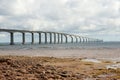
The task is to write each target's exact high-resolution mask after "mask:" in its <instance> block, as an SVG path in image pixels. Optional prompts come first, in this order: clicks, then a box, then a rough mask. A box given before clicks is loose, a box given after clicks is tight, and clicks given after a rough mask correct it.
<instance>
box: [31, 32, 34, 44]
mask: <svg viewBox="0 0 120 80" xmlns="http://www.w3.org/2000/svg"><path fill="white" fill-rule="evenodd" d="M31 36H32V42H31V44H34V33H31Z"/></svg>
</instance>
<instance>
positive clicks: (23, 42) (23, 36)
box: [22, 33, 25, 44]
mask: <svg viewBox="0 0 120 80" xmlns="http://www.w3.org/2000/svg"><path fill="white" fill-rule="evenodd" d="M22 44H25V33H22Z"/></svg>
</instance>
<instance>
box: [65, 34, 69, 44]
mask: <svg viewBox="0 0 120 80" xmlns="http://www.w3.org/2000/svg"><path fill="white" fill-rule="evenodd" d="M64 36H65V43H68V38H67V35H64Z"/></svg>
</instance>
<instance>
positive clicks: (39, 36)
mask: <svg viewBox="0 0 120 80" xmlns="http://www.w3.org/2000/svg"><path fill="white" fill-rule="evenodd" d="M38 34H39V44H41V33H38Z"/></svg>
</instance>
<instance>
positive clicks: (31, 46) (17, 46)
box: [0, 42, 120, 50]
mask: <svg viewBox="0 0 120 80" xmlns="http://www.w3.org/2000/svg"><path fill="white" fill-rule="evenodd" d="M43 48H44V49H46V48H49V49H76V48H120V42H103V43H63V44H44V43H42V44H37V43H35V44H30V43H27V44H25V45H22V44H20V43H16V44H15V45H9V43H0V50H2V49H43Z"/></svg>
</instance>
